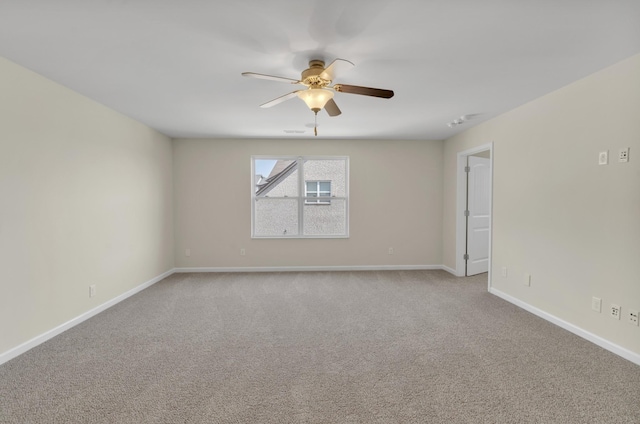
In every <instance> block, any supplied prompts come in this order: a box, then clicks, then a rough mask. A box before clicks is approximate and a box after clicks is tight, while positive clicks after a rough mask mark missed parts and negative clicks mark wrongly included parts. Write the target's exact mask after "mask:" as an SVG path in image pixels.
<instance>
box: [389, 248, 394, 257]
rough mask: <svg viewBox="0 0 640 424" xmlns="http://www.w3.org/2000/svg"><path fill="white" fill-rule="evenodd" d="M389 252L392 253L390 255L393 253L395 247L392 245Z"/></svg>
mask: <svg viewBox="0 0 640 424" xmlns="http://www.w3.org/2000/svg"><path fill="white" fill-rule="evenodd" d="M389 254H390V255H393V247H390V248H389Z"/></svg>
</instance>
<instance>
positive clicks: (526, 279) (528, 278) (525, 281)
mask: <svg viewBox="0 0 640 424" xmlns="http://www.w3.org/2000/svg"><path fill="white" fill-rule="evenodd" d="M522 284H524V285H525V286H527V287H531V274H524V279H523V280H522Z"/></svg>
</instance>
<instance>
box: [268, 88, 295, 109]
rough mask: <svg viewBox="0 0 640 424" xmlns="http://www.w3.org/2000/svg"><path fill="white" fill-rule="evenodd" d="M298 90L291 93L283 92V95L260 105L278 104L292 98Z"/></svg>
mask: <svg viewBox="0 0 640 424" xmlns="http://www.w3.org/2000/svg"><path fill="white" fill-rule="evenodd" d="M298 91H299V90H296V91H292V92H291V93H289V94H285V95H284V96H280V97H276V98H275V99H273V100H270V101H268V102H267V103H263V104H261V105H260V107H271V106H275V105H277V104H280V103H282V102H284V101H286V100H289V99H293V98H294V97H296V96H297V95H298Z"/></svg>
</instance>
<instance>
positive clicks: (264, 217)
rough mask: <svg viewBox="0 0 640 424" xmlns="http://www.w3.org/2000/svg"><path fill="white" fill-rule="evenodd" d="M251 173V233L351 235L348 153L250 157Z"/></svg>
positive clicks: (262, 235) (261, 235)
mask: <svg viewBox="0 0 640 424" xmlns="http://www.w3.org/2000/svg"><path fill="white" fill-rule="evenodd" d="M251 172H252V175H251V181H252V187H251V205H252V206H251V236H252V237H254V238H321V237H324V238H340V237H348V236H349V231H348V210H349V209H348V187H349V180H348V176H349V158H348V157H270V156H254V157H252V158H251ZM319 206H320V207H319Z"/></svg>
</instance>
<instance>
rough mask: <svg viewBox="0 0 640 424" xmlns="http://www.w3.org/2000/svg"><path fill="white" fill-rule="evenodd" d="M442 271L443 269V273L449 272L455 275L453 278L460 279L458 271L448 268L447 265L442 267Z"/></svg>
mask: <svg viewBox="0 0 640 424" xmlns="http://www.w3.org/2000/svg"><path fill="white" fill-rule="evenodd" d="M441 269H442V270H443V271H447V272H448V273H449V274H451V275H453V276H455V277H460V275H458V273H457V272H456V270H455V269H453V268H449V267H448V266H446V265H442V266H441Z"/></svg>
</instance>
